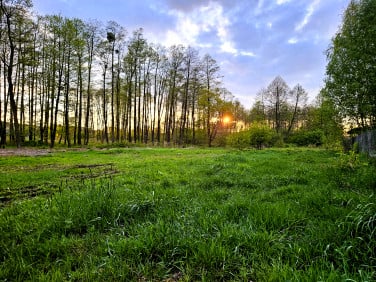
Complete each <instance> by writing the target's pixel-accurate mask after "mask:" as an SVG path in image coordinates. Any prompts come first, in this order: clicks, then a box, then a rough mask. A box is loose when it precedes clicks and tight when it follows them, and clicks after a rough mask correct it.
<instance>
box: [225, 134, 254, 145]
mask: <svg viewBox="0 0 376 282" xmlns="http://www.w3.org/2000/svg"><path fill="white" fill-rule="evenodd" d="M249 138H250V137H249V131H240V132H235V133H232V134H230V135H228V136H227V138H226V144H227V146H229V147H232V148H237V149H244V148H248V147H249Z"/></svg>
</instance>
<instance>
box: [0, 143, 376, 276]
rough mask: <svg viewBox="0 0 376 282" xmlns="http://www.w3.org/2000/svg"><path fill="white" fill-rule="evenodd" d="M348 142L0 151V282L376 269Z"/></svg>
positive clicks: (361, 165) (365, 180)
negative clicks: (328, 146)
mask: <svg viewBox="0 0 376 282" xmlns="http://www.w3.org/2000/svg"><path fill="white" fill-rule="evenodd" d="M375 176H376V166H375V161H374V160H369V159H366V158H363V157H362V156H358V155H356V154H352V153H350V154H347V155H345V154H342V153H338V152H334V151H330V150H324V149H313V148H310V149H308V148H286V149H266V150H232V149H197V148H186V149H169V148H152V149H150V148H129V149H127V148H113V149H103V150H99V149H85V150H64V151H61V150H60V151H59V150H54V151H51V152H48V151H42V153H40V154H36V155H33V154H31V155H12V156H9V155H8V156H6V155H3V156H1V157H0V199H1V203H0V204H1V206H0V281H27V280H30V281H35V280H38V281H94V280H99V281H372V280H376V251H375V249H376V248H375V242H376V239H375V238H376V237H375V234H376V233H375V230H376V204H375V198H376V196H375V191H376V188H375V187H376V177H375Z"/></svg>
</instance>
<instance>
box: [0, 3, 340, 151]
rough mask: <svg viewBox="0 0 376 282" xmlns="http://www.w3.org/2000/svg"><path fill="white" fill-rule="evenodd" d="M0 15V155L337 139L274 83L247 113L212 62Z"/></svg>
mask: <svg viewBox="0 0 376 282" xmlns="http://www.w3.org/2000/svg"><path fill="white" fill-rule="evenodd" d="M0 16H1V22H0V24H1V26H0V31H1V33H0V38H1V42H2V43H1V46H0V48H1V52H0V53H1V66H0V77H1V81H0V91H1V94H0V144H1V145H2V146H3V147H4V145H6V144H7V143H8V144H10V145H15V146H17V147H20V146H21V145H23V146H27V145H29V146H35V145H48V146H49V147H51V148H53V147H54V146H55V144H57V143H58V144H64V145H66V146H68V147H71V146H72V145H78V146H79V145H88V144H89V143H90V144H96V143H103V144H123V145H124V144H130V143H135V144H153V145H154V144H157V145H161V144H162V145H163V144H167V145H180V146H182V145H186V144H191V145H207V146H213V145H217V146H222V145H225V144H227V143H228V144H229V145H231V144H232V140H233V139H234V138H235V139H236V138H238V137H236V136H235V137H233V136H229V135H232V134H231V133H234V132H239V131H244V130H249V127H250V125H251V124H254V125H256V127H257V128H259V127H260V126H261V127H264V128H265V127H266V128H269V129H271V131H270V132H269V133H271V135H273V138H269V137H267V138H264V139H265V140H266V141H265V142H263V146H264V145H268V144H269V145H270V142H269V141H270V140H274V141H273V143H278V142H285V141H287V142H289V141H291V140H294V138H291V136H292V135H293V133H297V131H300V133H301V132H304V133H303V137H306V136H305V132H307V131H313V132H315V133H314V134H313V135H315V134H316V135H315V136H316V138H313V139H315V140H314V141H310V140H309V139H310V138H308V141H304V142H303V143H304V144H305V145H306V144H307V143H308V144H309V143H313V144H316V143H320V144H321V143H323V142H324V141H323V140H325V142H327V141H328V142H329V140H330V142H332V143H333V142H334V141H333V140H335V138H338V135H340V134H341V133H340V131H341V129H340V127H341V125H340V120H339V119H338V118H337V116H335V114H333V113H335V112H336V111H335V110H334V108H333V106H332V104H331V103H329V102H328V101H327V100H328V99H325V98H324V95H321V94H320V95H318V98H317V101H316V102H315V103H314V104H312V105H308V104H307V97H308V94H307V92H306V91H305V90H304V88H303V87H302V86H301V85H299V84H298V85H296V86H294V87H291V88H290V87H289V86H288V85H287V84H286V82H285V81H284V80H283V78H282V77H281V76H277V77H276V78H275V79H274V80H273V81H272V82H270V84H269V85H268V86H266V87H265V89H261V90H260V92H259V93H258V99H257V102H256V103H255V104H254V105H253V106H252V108H251V109H250V110H247V109H246V108H245V107H244V106H243V105H242V104H241V103H240V102H239V101H238V100H237V99H236V98H235V96H234V95H233V94H232V93H231V92H230V91H228V90H227V89H226V88H225V86H224V85H223V82H222V75H221V70H220V66H219V64H218V62H217V61H216V60H215V59H214V58H213V57H212V56H211V55H210V54H205V55H202V54H200V53H199V51H198V50H196V49H194V48H192V47H189V46H182V45H175V46H171V47H164V46H161V45H156V44H152V43H149V42H148V41H147V39H146V38H145V37H144V36H143V30H142V29H138V30H135V31H132V32H128V31H127V30H126V28H125V27H122V26H120V25H119V24H118V23H116V22H114V21H109V22H107V23H106V24H103V23H101V22H100V21H97V20H91V21H83V20H81V19H78V18H66V17H64V16H61V15H49V16H39V15H35V13H34V12H33V10H32V2H31V1H26V0H24V1H4V0H3V1H1V9H0ZM238 135H239V134H238ZM269 135H270V134H269ZM298 135H299V134H298ZM300 135H302V134H300ZM311 135H312V134H311ZM333 136H336V137H335V138H333ZM299 138H300V137H299V136H298V139H299ZM295 139H296V138H295ZM300 139H301V138H300ZM303 139H304V138H303ZM305 139H307V138H305ZM311 139H312V138H311ZM268 140H269V141H268ZM298 143H299V142H298Z"/></svg>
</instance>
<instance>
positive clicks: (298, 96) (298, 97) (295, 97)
mask: <svg viewBox="0 0 376 282" xmlns="http://www.w3.org/2000/svg"><path fill="white" fill-rule="evenodd" d="M290 99H291V103H292V111H291V119H290V124H289V127H288V129H287V135H289V134H290V133H291V130H292V128H293V126H294V125H295V124H296V123H298V121H299V120H298V115H299V112H302V111H303V109H304V108H305V106H306V103H307V100H308V94H307V92H306V91H305V90H304V89H303V87H302V86H301V85H300V84H298V85H296V86H295V87H294V88H293V89H292V90H291V92H290Z"/></svg>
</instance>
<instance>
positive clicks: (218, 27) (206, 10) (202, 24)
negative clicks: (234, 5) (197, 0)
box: [164, 2, 254, 56]
mask: <svg viewBox="0 0 376 282" xmlns="http://www.w3.org/2000/svg"><path fill="white" fill-rule="evenodd" d="M169 14H170V15H172V16H174V17H175V18H176V21H177V22H176V27H175V28H174V29H170V30H168V31H167V32H166V34H165V40H164V44H165V45H166V46H171V45H177V44H183V45H191V46H199V47H211V46H212V45H213V41H212V40H213V39H210V40H211V41H212V42H211V43H208V42H205V40H204V39H205V33H207V34H212V35H213V34H215V36H216V40H217V41H218V42H217V43H215V42H214V44H217V45H218V46H220V47H219V51H220V52H222V53H228V54H232V55H235V56H238V55H243V56H251V55H252V56H254V54H253V53H251V52H240V51H239V50H237V49H236V47H235V43H234V42H233V40H232V38H231V34H230V31H229V27H230V25H231V22H230V20H229V18H228V17H227V16H226V15H225V14H224V12H223V7H222V6H221V5H220V4H218V3H216V2H209V4H208V5H207V6H203V7H200V8H197V9H195V10H192V11H191V12H190V13H184V12H182V11H177V10H172V11H169ZM200 37H201V38H200ZM199 38H200V40H199Z"/></svg>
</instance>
